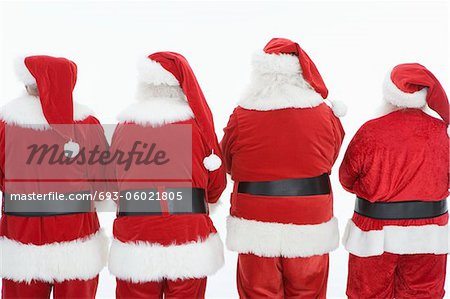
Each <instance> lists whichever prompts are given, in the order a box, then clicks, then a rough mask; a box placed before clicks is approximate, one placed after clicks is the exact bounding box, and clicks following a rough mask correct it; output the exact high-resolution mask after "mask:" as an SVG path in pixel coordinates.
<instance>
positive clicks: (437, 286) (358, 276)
mask: <svg viewBox="0 0 450 299" xmlns="http://www.w3.org/2000/svg"><path fill="white" fill-rule="evenodd" d="M446 265H447V255H446V254H392V253H387V252H386V253H383V254H382V255H378V256H371V257H358V256H356V255H353V254H350V259H349V269H348V273H349V274H348V284H347V296H348V297H349V298H350V299H353V298H354V299H356V298H358V299H359V298H380V299H381V298H383V299H389V298H396V299H406V298H421V299H439V298H443V297H444V293H445V292H444V283H445V271H446Z"/></svg>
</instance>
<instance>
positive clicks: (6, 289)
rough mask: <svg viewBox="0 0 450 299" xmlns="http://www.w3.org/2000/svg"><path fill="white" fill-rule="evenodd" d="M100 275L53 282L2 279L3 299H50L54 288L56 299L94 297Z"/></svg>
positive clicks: (92, 298) (89, 298)
mask: <svg viewBox="0 0 450 299" xmlns="http://www.w3.org/2000/svg"><path fill="white" fill-rule="evenodd" d="M97 286H98V276H97V277H96V278H94V279H90V280H66V281H63V282H56V283H53V284H50V283H46V282H42V281H32V282H31V283H26V282H15V281H12V280H7V279H3V280H2V298H3V299H25V298H29V299H31V298H33V299H48V298H50V294H51V291H52V290H53V298H54V299H67V298H83V299H94V298H95V294H96V293H97Z"/></svg>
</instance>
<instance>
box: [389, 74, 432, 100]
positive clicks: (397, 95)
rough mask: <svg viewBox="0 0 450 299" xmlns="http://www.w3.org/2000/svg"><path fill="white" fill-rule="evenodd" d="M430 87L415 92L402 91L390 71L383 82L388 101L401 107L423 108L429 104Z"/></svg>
mask: <svg viewBox="0 0 450 299" xmlns="http://www.w3.org/2000/svg"><path fill="white" fill-rule="evenodd" d="M427 93H428V88H422V89H421V90H419V91H416V92H414V93H408V92H404V91H401V90H400V89H399V88H398V87H397V86H396V85H395V84H394V82H392V80H391V75H390V73H389V74H388V75H387V76H386V78H385V79H384V83H383V98H384V100H385V101H386V102H388V103H391V104H392V105H394V106H396V107H401V108H422V107H423V106H425V105H426V104H427V101H426V98H427Z"/></svg>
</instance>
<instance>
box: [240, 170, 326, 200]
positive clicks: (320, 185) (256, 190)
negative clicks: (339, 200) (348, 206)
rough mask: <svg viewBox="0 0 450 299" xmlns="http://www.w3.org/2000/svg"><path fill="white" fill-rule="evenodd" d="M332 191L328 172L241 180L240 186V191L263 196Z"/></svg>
mask: <svg viewBox="0 0 450 299" xmlns="http://www.w3.org/2000/svg"><path fill="white" fill-rule="evenodd" d="M330 191H331V190H330V179H329V177H328V174H327V173H324V174H322V175H321V176H318V177H313V178H304V179H287V180H277V181H268V182H240V183H239V186H238V192H239V193H247V194H252V195H262V196H309V195H322V194H330Z"/></svg>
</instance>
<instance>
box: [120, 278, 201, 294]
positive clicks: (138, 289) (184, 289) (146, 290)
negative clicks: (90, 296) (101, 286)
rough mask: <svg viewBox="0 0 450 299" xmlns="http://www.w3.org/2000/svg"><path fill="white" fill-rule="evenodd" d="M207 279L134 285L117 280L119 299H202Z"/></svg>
mask: <svg viewBox="0 0 450 299" xmlns="http://www.w3.org/2000/svg"><path fill="white" fill-rule="evenodd" d="M205 291H206V278H198V279H184V280H181V279H180V280H163V281H151V282H145V283H132V282H129V281H125V280H120V279H117V288H116V298H117V299H162V298H166V299H170V298H171V299H182V298H190V299H202V298H205Z"/></svg>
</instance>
